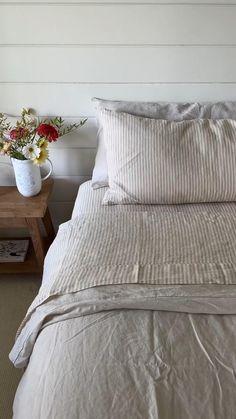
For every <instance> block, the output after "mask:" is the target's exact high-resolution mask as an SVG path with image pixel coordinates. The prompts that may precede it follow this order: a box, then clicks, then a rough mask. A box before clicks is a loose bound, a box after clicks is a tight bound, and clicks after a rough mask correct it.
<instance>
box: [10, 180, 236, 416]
mask: <svg viewBox="0 0 236 419" xmlns="http://www.w3.org/2000/svg"><path fill="white" fill-rule="evenodd" d="M103 195H104V190H103V193H101V190H99V191H96V192H94V191H92V190H91V183H90V182H88V183H86V184H85V185H83V186H82V187H81V189H80V192H79V197H78V200H77V202H76V205H75V209H74V213H73V217H74V222H75V223H77V222H78V219H83V216H84V215H85V214H87V216H88V218H89V217H92V216H96V212H97V211H98V208H100V204H101V200H102V199H103ZM78 201H80V203H79V202H78ZM82 201H83V202H82ZM224 205H225V207H224V208H226V209H227V208H228V207H230V204H223V206H224ZM124 207H125V210H124ZM135 207H142V206H135ZM143 207H145V206H143ZM155 207H156V206H153V207H152V211H153V213H154V214H155V211H156V210H157V208H155ZM177 207H178V208H177ZM179 207H180V208H179ZM190 207H191V208H194V209H195V207H197V206H195V205H192V206H190ZM219 207H220V204H210V208H211V209H212V211H213V209H214V208H215V209H217V212H218V210H219ZM173 208H174V207H173ZM181 208H182V206H176V207H175V210H176V213H178V211H179V210H181ZM199 208H200V209H201V208H202V206H199ZM106 210H107V212H106ZM140 210H141V208H139V210H138V211H137V214H139V215H140V216H141V215H142V211H141V212H140ZM159 210H160V208H159V209H158V211H159ZM166 210H167V207H165V206H162V211H163V213H162V215H164V213H165V211H166ZM122 211H123V212H122ZM129 212H130V215H132V206H123V210H121V207H120V209H117V207H106V208H102V210H101V213H100V216H102V215H103V216H104V218H105V217H106V214H116V215H118V216H120V215H124V214H125V215H129ZM144 212H145V211H144ZM180 212H181V211H180ZM213 214H215V213H214V211H213V212H212V215H213ZM222 214H224V211H222ZM155 216H156V214H155ZM212 220H214V216H213V218H212ZM210 225H212V224H210ZM213 226H214V227H215V224H214V223H213ZM64 227H65V225H64V226H63V228H64ZM66 230H67V227H66ZM80 233H81V236H83V234H82V231H81V230H80ZM56 243H57V244H56ZM62 244H63V245H64V243H60V244H59V242H56V241H55V242H54V243H53V245H52V247H51V249H50V251H49V253H48V256H47V260H46V264H45V270H44V281H43V285H42V289H41V291H42V290H46V289H47V290H49V289H50V290H52V288H51V286H52V284H54V285H53V286H54V287H55V288H54V291H53V293H51V294H50V296H49V298H47V299H46V300H45V301H41V302H40V298H39V297H37V298H36V304H35V302H34V303H33V304H32V306H31V309H30V310H29V312H28V314H27V316H26V318H25V321H24V322H23V323H22V326H21V328H20V329H19V332H18V338H17V340H16V343H15V346H14V348H13V350H12V351H11V354H10V358H11V360H12V361H13V362H14V363H15V365H16V366H18V367H23V366H27V368H26V371H25V373H24V375H23V378H22V380H21V382H20V385H19V387H18V390H17V393H16V397H15V402H14V415H13V417H14V419H32V418H34V419H49V418H50V419H54V418H55V419H64V418H65V417H67V418H68V419H80V418H81V419H111V418H114V419H123V418H129V419H136V418H142V419H146V418H147V419H183V418H184V419H185V418H191V419H199V418H202V419H203V418H204V419H205V418H207V419H222V418H227V419H233V418H234V415H235V409H236V398H235V372H236V351H235V349H236V316H235V314H236V304H235V302H236V286H235V285H234V284H231V285H225V284H221V285H220V284H208V283H206V284H205V285H204V284H195V285H193V284H188V285H187V284H186V285H175V286H173V285H166V284H162V285H156V284H148V285H147V284H122V285H121V284H119V285H112V284H109V285H101V286H97V287H91V288H86V289H81V290H80V291H76V286H78V284H77V285H76V284H73V287H74V288H73V292H71V290H72V288H70V291H69V289H67V290H66V291H62V292H61V286H60V285H59V282H60V281H59V282H58V286H56V282H57V281H55V282H54V280H53V275H54V274H55V270H56V268H57V267H58V263H57V262H58V259H57V258H58V255H59V254H60V251H61V245H62ZM77 244H78V242H77ZM77 244H76V245H77ZM62 247H63V246H62ZM68 250H69V249H68ZM78 250H79V249H78ZM67 257H68V259H69V258H70V256H69V251H68V252H67ZM97 260H99V257H98V259H97ZM71 261H72V259H71ZM73 263H74V262H73ZM73 263H72V266H73ZM58 278H59V277H58ZM75 281H76V277H75ZM68 291H69V292H68ZM39 296H40V293H39ZM203 313H204V314H203ZM220 313H221V314H220Z"/></svg>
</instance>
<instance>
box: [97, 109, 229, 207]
mask: <svg viewBox="0 0 236 419" xmlns="http://www.w3.org/2000/svg"><path fill="white" fill-rule="evenodd" d="M101 117H102V119H103V124H104V139H105V143H106V147H107V157H108V173H109V189H108V190H107V191H106V193H105V196H104V199H103V204H141V203H144V204H180V203H191V202H216V201H217V202H219V201H235V200H236V121H233V120H230V119H225V120H211V119H205V120H203V119H199V120H188V121H181V122H173V121H166V120H165V121H164V120H157V119H149V118H142V117H139V116H134V115H130V114H127V113H117V112H113V111H109V110H103V111H102V113H101Z"/></svg>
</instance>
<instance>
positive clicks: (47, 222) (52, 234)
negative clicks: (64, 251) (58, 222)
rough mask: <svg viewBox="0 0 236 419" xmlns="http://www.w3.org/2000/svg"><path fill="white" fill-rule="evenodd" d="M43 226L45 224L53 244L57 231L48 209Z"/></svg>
mask: <svg viewBox="0 0 236 419" xmlns="http://www.w3.org/2000/svg"><path fill="white" fill-rule="evenodd" d="M43 224H44V227H45V230H46V233H47V235H48V237H49V239H50V241H51V242H52V241H53V240H54V239H55V230H54V227H53V224H52V219H51V215H50V212H49V209H48V208H47V209H46V212H45V215H44V217H43Z"/></svg>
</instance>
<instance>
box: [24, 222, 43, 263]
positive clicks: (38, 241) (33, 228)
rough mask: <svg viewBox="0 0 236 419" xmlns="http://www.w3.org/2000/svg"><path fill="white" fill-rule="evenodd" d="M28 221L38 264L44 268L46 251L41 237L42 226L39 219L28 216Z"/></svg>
mask: <svg viewBox="0 0 236 419" xmlns="http://www.w3.org/2000/svg"><path fill="white" fill-rule="evenodd" d="M26 223H27V226H28V228H29V231H30V235H31V239H32V242H33V246H34V251H35V255H36V259H37V262H38V265H39V267H40V268H41V269H43V262H44V257H45V252H44V244H43V240H42V237H41V233H40V228H39V224H38V219H37V218H26Z"/></svg>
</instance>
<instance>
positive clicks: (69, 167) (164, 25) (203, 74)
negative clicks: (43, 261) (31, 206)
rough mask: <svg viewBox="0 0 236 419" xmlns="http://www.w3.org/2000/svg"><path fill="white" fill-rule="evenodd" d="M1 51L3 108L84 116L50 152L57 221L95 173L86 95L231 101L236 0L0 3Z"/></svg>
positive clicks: (235, 81) (235, 76) (235, 84)
mask: <svg viewBox="0 0 236 419" xmlns="http://www.w3.org/2000/svg"><path fill="white" fill-rule="evenodd" d="M0 57H1V58H0V110H2V111H4V112H6V113H9V114H11V115H17V113H18V112H19V109H20V108H22V107H23V106H27V107H32V108H34V109H35V110H36V111H37V112H38V113H39V114H40V115H42V116H45V115H57V114H59V115H61V116H63V117H65V118H66V119H68V120H71V121H74V120H78V119H79V118H80V117H85V116H86V117H89V120H88V123H87V125H86V127H84V128H83V129H82V130H80V131H79V132H78V133H74V134H72V135H69V136H67V138H63V139H61V140H60V141H59V142H58V143H56V144H53V145H52V147H51V150H50V156H51V159H52V161H53V164H54V176H55V188H54V193H53V195H52V202H51V210H52V213H53V217H54V221H55V223H56V224H58V223H60V222H62V221H64V220H65V219H67V218H69V217H70V214H71V209H72V205H73V201H74V198H75V196H76V192H77V188H78V184H79V183H80V182H81V181H84V180H85V179H87V178H89V177H90V176H91V172H92V167H93V162H94V156H95V151H96V128H95V119H94V109H93V106H92V104H91V102H90V98H91V97H92V96H99V97H104V98H110V99H127V100H152V101H155V100H166V101H185V100H190V101H195V100H197V101H204V100H212V101H215V100H236V1H233V0H227V1H226V2H224V1H222V0H208V1H201V2H197V1H196V2H194V1H187V0H186V1H183V0H182V1H181V2H178V1H177V0H172V1H170V0H162V1H160V2H158V1H145V0H143V1H141V0H140V1H134V0H133V1H131V0H130V1H129V2H127V1H125V0H120V1H111V0H104V1H103V2H98V1H91V0H87V1H86V0H85V1H81V2H79V1H76V0H74V1H57V0H50V1H46V0H38V1H33V0H25V1H20V0H15V1H11V0H8V1H2V0H0ZM1 160H2V159H1ZM1 172H3V171H2V170H1ZM1 172H0V176H1ZM2 176H3V175H2ZM0 179H1V178H0ZM4 181H6V174H5V179H4Z"/></svg>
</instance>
